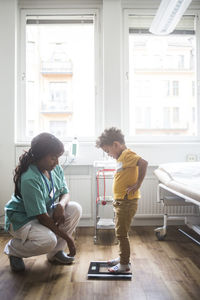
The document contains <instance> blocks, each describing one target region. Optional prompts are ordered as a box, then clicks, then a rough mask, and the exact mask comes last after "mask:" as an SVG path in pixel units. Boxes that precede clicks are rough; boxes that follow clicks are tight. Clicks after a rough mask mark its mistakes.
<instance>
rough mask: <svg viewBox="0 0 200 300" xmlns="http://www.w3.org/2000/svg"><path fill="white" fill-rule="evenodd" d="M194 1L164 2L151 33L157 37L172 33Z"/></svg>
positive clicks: (175, 0) (169, 0) (165, 0)
mask: <svg viewBox="0 0 200 300" xmlns="http://www.w3.org/2000/svg"><path fill="white" fill-rule="evenodd" d="M191 2H192V0H162V1H161V3H160V6H159V8H158V11H157V13H156V16H155V18H154V19H153V22H152V24H151V27H150V29H149V31H150V32H151V33H153V34H156V35H167V34H169V33H171V32H172V31H173V30H174V29H175V27H176V25H177V24H178V22H179V21H180V19H181V17H182V16H183V14H184V12H185V11H186V9H187V8H188V6H189V5H190V3H191Z"/></svg>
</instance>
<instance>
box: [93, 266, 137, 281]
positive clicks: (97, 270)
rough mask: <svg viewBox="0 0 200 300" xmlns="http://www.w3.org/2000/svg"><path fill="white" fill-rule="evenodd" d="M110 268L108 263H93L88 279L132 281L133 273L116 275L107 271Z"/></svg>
mask: <svg viewBox="0 0 200 300" xmlns="http://www.w3.org/2000/svg"><path fill="white" fill-rule="evenodd" d="M109 267H110V266H108V263H107V261H92V262H91V263H90V266H89V270H88V279H115V280H119V279H122V280H131V278H132V273H131V272H126V273H117V274H114V273H111V272H109V271H106V270H107V269H108V268H109Z"/></svg>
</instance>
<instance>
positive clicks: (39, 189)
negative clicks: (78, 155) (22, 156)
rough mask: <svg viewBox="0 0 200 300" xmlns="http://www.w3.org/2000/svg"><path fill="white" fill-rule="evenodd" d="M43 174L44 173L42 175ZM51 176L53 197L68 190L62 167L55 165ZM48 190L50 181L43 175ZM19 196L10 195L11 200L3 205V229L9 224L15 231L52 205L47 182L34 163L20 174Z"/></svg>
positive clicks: (8, 226) (55, 197) (6, 228)
mask: <svg viewBox="0 0 200 300" xmlns="http://www.w3.org/2000/svg"><path fill="white" fill-rule="evenodd" d="M44 176H45V175H44ZM51 176H52V180H53V185H54V193H55V196H54V199H55V200H56V199H58V198H59V197H60V196H61V195H63V194H67V193H68V192H69V190H68V187H67V184H66V181H65V177H64V172H63V169H62V168H61V167H60V166H59V165H57V166H56V167H55V168H54V169H53V170H52V171H51ZM45 178H46V181H47V183H48V186H49V188H50V190H52V184H51V181H50V180H49V179H48V178H47V177H46V176H45ZM20 192H21V196H22V197H21V198H19V197H15V195H12V198H11V200H10V201H9V202H8V203H7V204H6V206H5V230H6V231H8V230H9V228H10V224H12V226H13V230H14V231H16V230H18V229H19V228H20V227H22V226H23V225H25V224H26V223H28V222H29V221H31V220H33V219H36V216H37V215H41V214H45V213H47V211H48V210H49V209H50V207H51V205H52V202H53V201H52V198H51V197H50V195H49V190H48V187H47V184H46V183H45V180H44V178H43V177H42V174H41V173H40V171H39V170H38V168H37V167H36V166H35V165H30V166H29V168H28V170H27V171H26V172H24V173H23V174H22V176H21V184H20ZM50 194H52V193H50Z"/></svg>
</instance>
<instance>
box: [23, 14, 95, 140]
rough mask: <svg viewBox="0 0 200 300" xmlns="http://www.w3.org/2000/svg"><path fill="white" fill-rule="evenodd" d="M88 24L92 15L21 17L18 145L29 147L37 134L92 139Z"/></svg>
mask: <svg viewBox="0 0 200 300" xmlns="http://www.w3.org/2000/svg"><path fill="white" fill-rule="evenodd" d="M22 14H23V13H22ZM94 20H95V14H92V13H91V14H83V15H82V14H81V15H74V14H73V15H52V12H51V13H50V14H49V15H48V13H47V15H44V16H42V15H39V16H35V15H29V14H28V13H27V14H26V13H24V22H25V37H24V40H23V37H22V44H21V46H22V49H23V48H25V55H23V54H22V59H21V60H22V68H21V69H22V77H23V78H22V89H21V91H22V94H21V95H22V97H19V98H20V99H21V98H22V100H21V102H20V104H19V106H21V108H19V109H18V111H19V112H20V115H19V114H18V118H19V122H18V123H20V122H21V125H20V128H19V129H18V140H19V141H20V140H22V141H23V140H24V141H29V140H31V139H32V137H33V136H35V135H36V134H38V133H40V132H43V131H47V132H50V133H53V134H56V135H57V136H58V137H60V138H62V139H63V140H67V139H68V138H72V137H74V136H78V137H79V138H87V139H88V138H92V137H94V136H95V133H96V132H95V130H96V124H95V120H96V114H95V109H96V106H95V105H96V95H95V84H97V81H96V69H95V67H96V66H95V55H96V48H95V43H97V39H96V37H95V34H96V32H97V30H96V29H95V26H96V25H95V22H94ZM22 29H23V28H22ZM22 32H23V30H22ZM23 70H24V72H23ZM24 79H25V80H24ZM23 80H24V81H23ZM24 83H25V84H24ZM23 91H25V93H24V92H23ZM23 95H25V96H24V97H23ZM24 107H25V108H26V110H25V111H24V113H22V111H23V108H24ZM23 130H24V132H23Z"/></svg>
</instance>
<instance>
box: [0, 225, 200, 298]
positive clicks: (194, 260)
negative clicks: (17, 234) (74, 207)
mask: <svg viewBox="0 0 200 300" xmlns="http://www.w3.org/2000/svg"><path fill="white" fill-rule="evenodd" d="M183 228H184V227H183ZM153 229H154V228H153V227H134V228H133V229H132V231H131V236H130V240H131V248H132V256H131V262H132V272H133V278H132V280H131V281H107V280H87V271H88V267H89V262H90V261H91V260H106V259H109V258H114V257H116V256H117V252H118V246H117V245H108V244H105V242H104V243H103V244H101V245H94V244H93V237H92V235H91V234H89V233H88V231H87V232H85V231H86V230H85V231H83V229H81V232H79V233H78V236H77V240H76V244H77V257H76V262H75V264H74V265H72V266H58V265H51V264H50V263H48V262H47V261H46V256H45V255H41V256H38V257H31V258H27V259H24V261H25V264H26V271H25V273H23V274H13V273H12V272H11V271H10V267H9V262H8V258H7V256H6V255H4V254H3V249H4V246H5V244H6V242H7V241H8V239H9V237H8V236H7V235H5V234H2V235H1V236H0V253H1V254H0V299H1V300H4V299H5V300H10V299H12V300H22V299H27V300H32V299H33V300H40V299H41V300H46V299H48V300H54V299H55V300H60V299H63V300H64V299H66V300H69V299H73V300H75V299H76V300H77V299H81V300H87V299H94V300H104V299H108V300H111V299H112V300H121V299H123V300H128V299H136V300H140V299H142V300H143V299H152V300H157V299H176V300H178V299H180V300H188V299H198V300H199V299H200V246H198V245H197V244H195V243H194V242H192V241H191V240H189V239H188V238H187V237H185V236H184V235H183V234H181V233H180V232H179V231H177V228H176V227H170V228H169V230H168V235H167V239H166V241H164V242H160V241H157V239H156V237H155V235H154V232H153ZM186 230H187V232H188V229H186ZM104 237H105V239H104V240H105V241H106V240H107V241H108V240H109V238H110V237H111V236H110V234H105V236H104Z"/></svg>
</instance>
